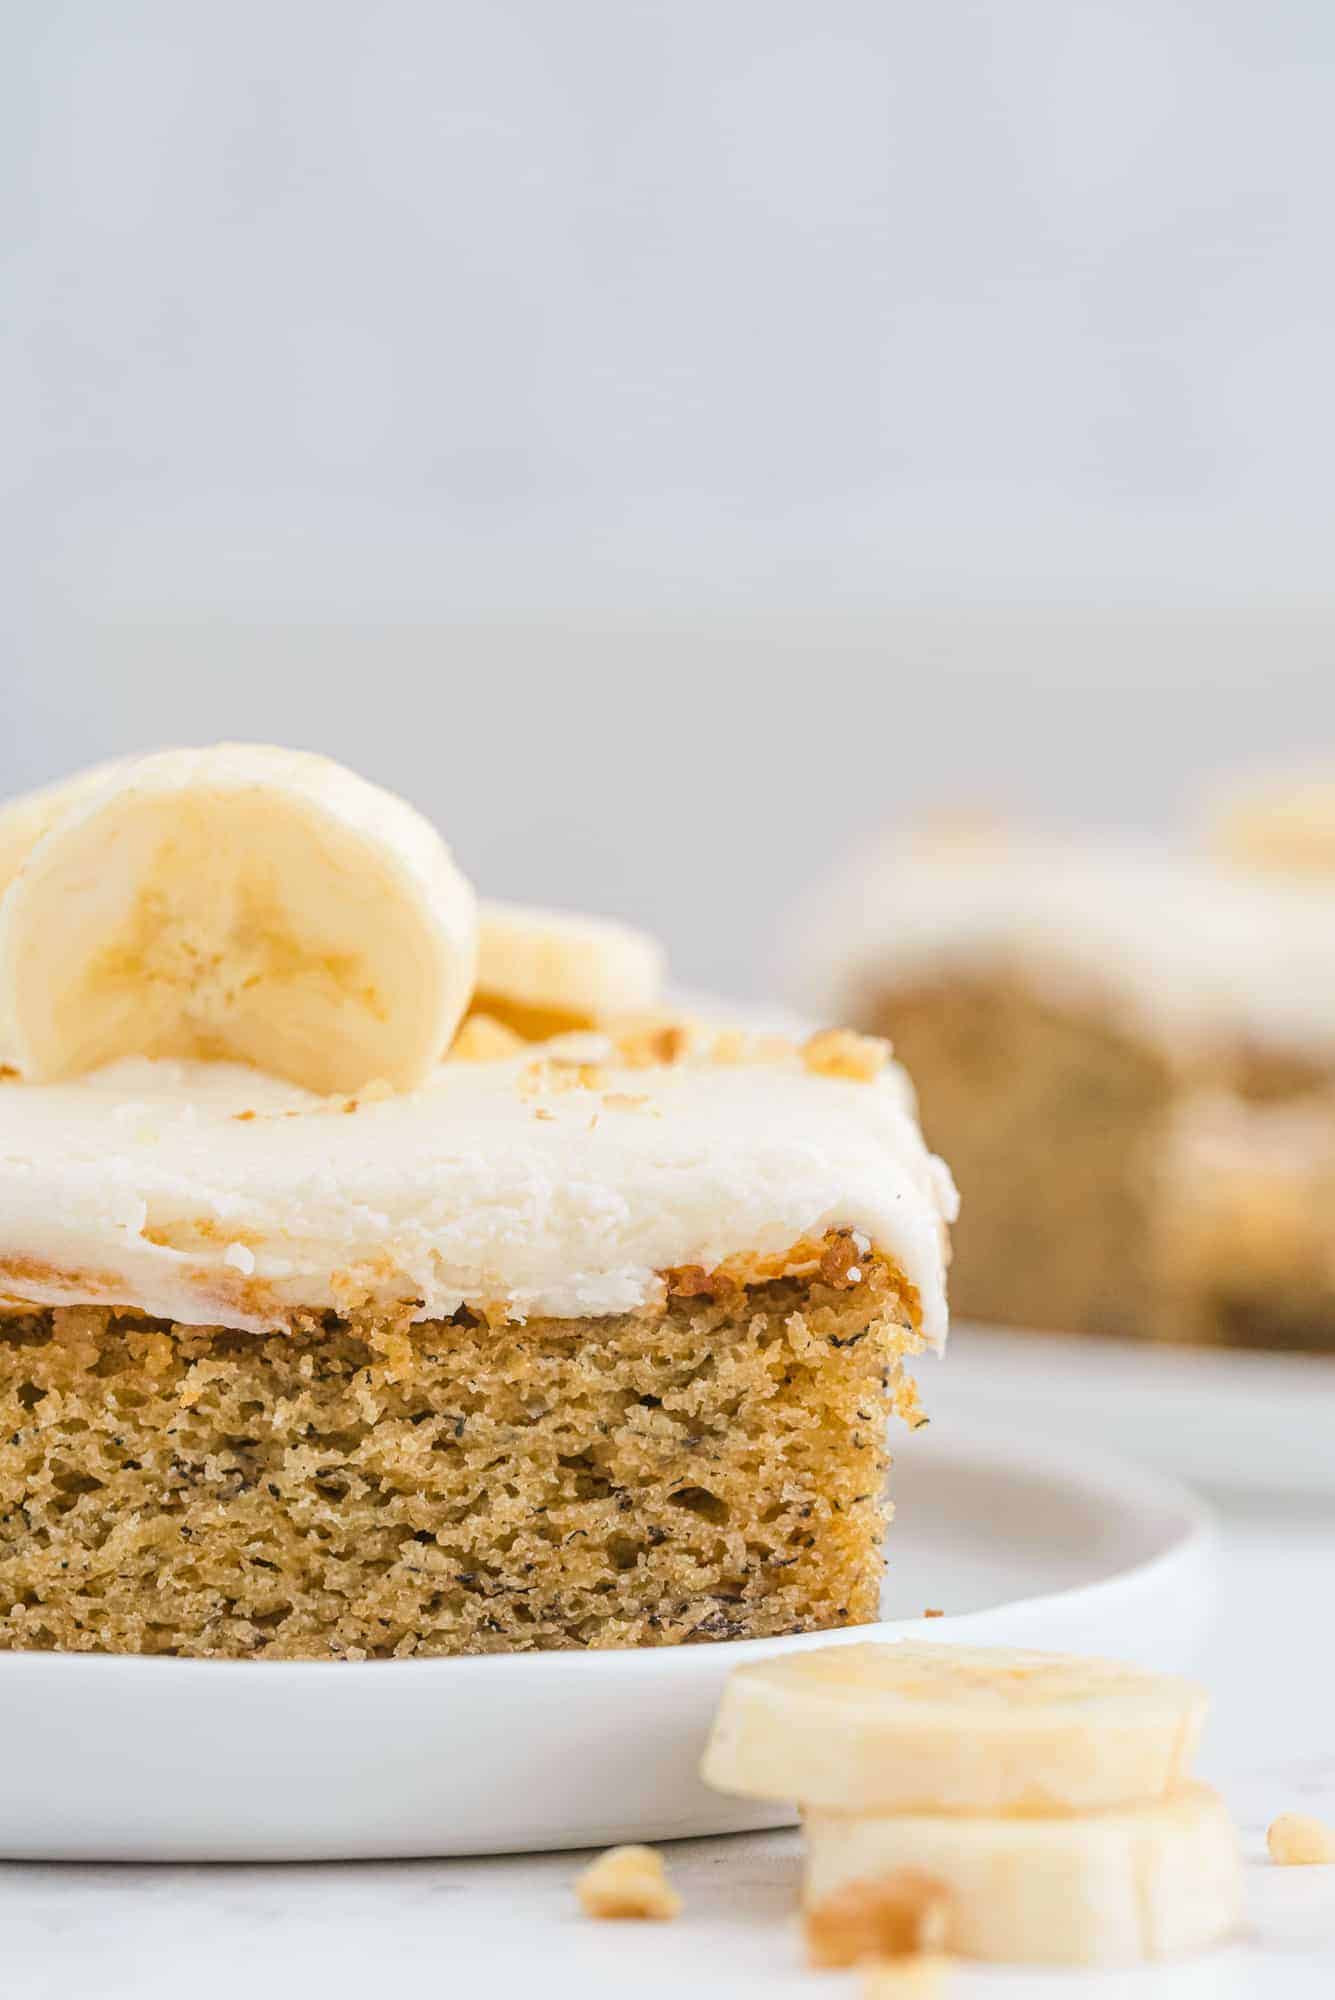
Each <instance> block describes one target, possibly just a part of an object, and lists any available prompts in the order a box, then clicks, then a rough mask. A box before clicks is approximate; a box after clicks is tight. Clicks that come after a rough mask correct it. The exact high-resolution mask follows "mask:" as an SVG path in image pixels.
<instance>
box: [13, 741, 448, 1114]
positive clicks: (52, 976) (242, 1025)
mask: <svg viewBox="0 0 1335 2000" xmlns="http://www.w3.org/2000/svg"><path fill="white" fill-rule="evenodd" d="M71 783H72V787H73V790H72V792H70V793H68V794H67V803H66V805H65V807H64V809H63V810H60V811H55V812H53V814H52V815H51V819H50V822H49V823H48V824H47V825H46V828H45V830H44V831H40V832H39V835H38V837H37V839H36V841H35V844H34V845H33V846H32V848H31V851H30V852H29V853H28V855H27V858H26V860H25V861H24V862H23V863H22V865H21V866H20V867H19V869H18V871H17V873H16V874H15V875H14V877H13V879H12V880H11V881H10V882H9V884H8V887H7V888H6V889H5V891H4V894H3V897H0V1055H2V1056H3V1059H4V1060H5V1061H7V1062H9V1063H10V1064H12V1065H13V1067H14V1068H16V1069H17V1070H18V1071H19V1072H20V1074H21V1075H22V1076H24V1077H26V1078H28V1079H30V1080H33V1081H42V1080H47V1079H52V1078H57V1077H62V1076H71V1075H77V1074H79V1073H80V1072H82V1071H84V1070H88V1069H93V1068H96V1067H99V1066H100V1065H101V1064H103V1063H107V1062H111V1061H113V1060H115V1059H116V1058H117V1057H120V1056H127V1055H154V1056H186V1057H199V1056H205V1057H209V1056H212V1057H217V1056H222V1057H230V1058H232V1059H234V1060H238V1061H242V1062H249V1063H253V1064H255V1065H256V1066H257V1067H258V1068H261V1069H266V1070H271V1071H273V1072H274V1073H275V1074H277V1075H279V1076H283V1077H286V1078H289V1079H290V1080H291V1081H292V1082H294V1083H299V1084H302V1085H304V1086H305V1087H306V1088H307V1089H310V1090H315V1091H320V1092H332V1091H355V1090H358V1089H360V1088H362V1087H363V1086H364V1085H365V1084H366V1083H367V1082H369V1081H370V1080H372V1079H375V1078H383V1079H384V1080H386V1081H387V1082H389V1083H391V1084H393V1085H394V1086H396V1087H397V1088H401V1089H404V1088H408V1087H410V1086H411V1085H413V1084H415V1083H417V1082H419V1081H420V1080H421V1079H422V1078H423V1077H424V1076H426V1074H427V1073H428V1072H429V1071H430V1070H431V1069H433V1068H434V1067H435V1065H436V1064H437V1062H438V1061H439V1060H440V1057H441V1055H442V1053H443V1052H444V1050H445V1048H446V1046H447V1045H448V1043H449V1041H450V1038H451V1036H452V1035H453V1033H454V1030H455V1028H456V1026H457V1025H458V1023H459V1021H460V1019H461V1017H462V1015H463V1012H464V1009H465V1007H466V1006H467V1004H468V1001H469V998H470V996H471V993H472V988H473V976H474V968H475V963H476V951H477V932H476V922H477V920H476V906H475V903H474V898H473V892H472V890H471V889H470V888H469V886H468V884H467V882H465V880H464V878H463V877H462V875H460V874H459V872H458V870H457V869H456V868H455V866H454V863H453V862H452V861H451V859H450V856H449V852H448V850H447V849H446V847H445V845H444V843H443V842H442V841H441V839H440V837H439V835H438V834H437V833H436V832H435V830H434V828H432V827H431V826H430V825H429V824H428V822H427V821H426V820H424V819H423V818H421V816H420V815H419V814H418V813H416V812H414V811H413V810H412V808H411V807H410V806H408V805H406V804H405V803H404V802H403V801H402V800H401V799H397V798H395V797H394V796H393V795H392V794H391V793H389V792H384V791H381V790H380V789H379V787H378V786H375V785H371V784H368V783H367V781H366V780H365V779H363V778H359V777H357V776H355V775H354V774H353V773H352V772H351V771H347V770H344V769H343V767H342V766H341V765H338V764H334V763H332V762H330V761H329V760H328V759H327V758H324V757H317V756H313V755H309V754H306V753H303V752H297V751H289V750H278V749H273V748H270V747H268V746H266V745H253V744H220V745H218V746H217V747H216V748H214V749H210V750H165V751H161V752H159V753H157V754H156V755H153V756H149V757H143V758H140V759H137V760H136V761H134V762H133V763H131V764H128V765H123V766H118V767H113V768H112V769H111V770H110V771H109V772H108V773H107V774H106V776H105V779H104V781H103V782H99V783H97V784H91V783H87V784H86V783H85V781H84V779H79V780H74V781H71ZM28 803H29V804H31V802H28ZM0 836H3V828H2V827H0Z"/></svg>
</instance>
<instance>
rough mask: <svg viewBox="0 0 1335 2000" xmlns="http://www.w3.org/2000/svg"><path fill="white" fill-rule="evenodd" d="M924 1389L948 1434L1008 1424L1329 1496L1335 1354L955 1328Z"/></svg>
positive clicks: (1166, 1464)
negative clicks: (968, 1426)
mask: <svg viewBox="0 0 1335 2000" xmlns="http://www.w3.org/2000/svg"><path fill="white" fill-rule="evenodd" d="M922 1387H923V1393H924V1398H925V1400H926V1403H927V1406H928V1408H929V1409H930V1410H931V1411H932V1412H933V1414H934V1415H936V1416H939V1417H940V1419H941V1420H942V1422H943V1424H944V1426H945V1428H946V1429H947V1430H952V1429H953V1428H954V1426H955V1424H956V1422H960V1423H974V1422H982V1421H985V1422H987V1423H988V1424H990V1425H992V1426H994V1427H996V1428H999V1429H1004V1428H1005V1427H1007V1426H1009V1425H1010V1424H1017V1425H1020V1426H1022V1427H1023V1428H1024V1429H1026V1430H1030V1431H1039V1432H1042V1433H1043V1434H1044V1435H1045V1436H1051V1437H1058V1438H1062V1439H1064V1440H1065V1441H1066V1442H1067V1443H1079V1442H1082V1441H1083V1442H1085V1443H1088V1444H1091V1445H1094V1446H1096V1447H1097V1448H1098V1449H1100V1450H1106V1451H1116V1452H1119V1453H1122V1454H1124V1455H1125V1456H1127V1457H1129V1458H1135V1459H1139V1460H1140V1461H1142V1462H1143V1463H1144V1464H1146V1465H1153V1466H1157V1467H1159V1468H1161V1469H1162V1470H1164V1471H1168V1472H1172V1473H1176V1474H1177V1475H1178V1476H1179V1477H1180V1478H1183V1479H1189V1480H1193V1481H1197V1482H1199V1483H1201V1484H1203V1485H1207V1486H1213V1487H1219V1488H1233V1489H1243V1490H1247V1491H1253V1492H1255V1491H1268V1492H1288V1493H1306V1494H1313V1495H1320V1496H1324V1497H1327V1498H1330V1497H1335V1355H1304V1354H1262V1353H1254V1352H1248V1351H1245V1350H1240V1349H1236V1348H1229V1349H1223V1348H1213V1347H1158V1346H1151V1345H1148V1344H1146V1343H1140V1342H1132V1341H1125V1340H1097V1339H1091V1338H1089V1337H1083V1338H1082V1337H1079V1336H1076V1335H1071V1334H1053V1333H1013V1332H1008V1331H1004V1330H1002V1329H999V1328H992V1327H982V1326H961V1325H959V1324H958V1323H957V1324H956V1325H955V1326H954V1327H952V1329H951V1334H950V1349H949V1354H948V1357H947V1359H946V1361H945V1363H944V1365H942V1366H941V1367H940V1368H939V1369H938V1368H937V1367H936V1366H934V1365H933V1366H929V1367H928V1368H926V1369H924V1371H923V1375H922Z"/></svg>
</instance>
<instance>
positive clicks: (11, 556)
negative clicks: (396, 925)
mask: <svg viewBox="0 0 1335 2000" xmlns="http://www.w3.org/2000/svg"><path fill="white" fill-rule="evenodd" d="M1333 84H1335V10H1333V9H1331V8H1330V7H1329V6H1327V5H1325V4H1322V0H1271V4H1268V5H1266V6H1265V7H1258V6H1256V5H1255V4H1254V0H1213V4H1211V5H1209V6H1205V5H1202V4H1200V0H1084V4H1081V5H1079V6H1075V7H1072V6H1070V5H1069V4H1067V0H1017V4H1014V5H1010V6H1000V7H998V6H993V7H989V6H986V5H978V4H974V0H937V4H933V5H930V6H924V5H921V4H910V0H829V4H825V5H821V6H819V7H813V6H811V5H810V4H809V0H729V4H728V5H725V6H719V5H716V4H709V5H706V4H704V0H675V4H674V0H563V4H561V5H559V6H554V5H551V4H549V0H493V3H492V4H489V5H477V4H466V3H465V0H381V4H378V5H376V6H374V7H371V6H366V5H363V4H354V0H282V4H279V5H275V4H273V0H231V4H229V5H228V6H226V7H215V6H208V5H204V4H191V0H185V4H181V0H118V4H117V5H116V6H115V7H114V8H107V7H105V6H104V5H101V4H99V0H43V4H42V5H41V6H38V7H29V8H20V7H12V8H8V9H4V10H2V11H0V149H2V153H3V158H2V159H0V167H2V169H3V171H0V202H3V218H2V220H3V225H4V231H3V233H4V241H5V243H6V244H7V245H9V246H11V253H10V254H9V256H8V257H7V259H6V261H5V263H4V266H3V271H2V272H0V285H2V286H3V307H4V310H3V312H2V313H0V395H2V396H3V404H2V405H0V417H2V418H3V438H4V445H3V450H0V493H3V504H4V507H5V517H4V534H3V537H0V563H3V566H4V577H3V584H4V590H3V602H4V607H5V614H4V615H5V631H6V645H7V654H6V687H5V695H6V709H7V717H8V724H9V726H8V727H7V729H6V730H5V732H4V733H3V740H0V788H8V787H9V786H11V785H13V784H16V783H21V782H25V781H27V780H29V779H35V778H39V777H43V776H46V775H49V774H51V773H52V772H54V771H57V770H60V769H62V768H64V767H67V766H69V765H71V764H73V763H76V762H79V761H81V760H83V759H84V758H85V757H88V756H93V755H96V754H99V753H103V752H105V751H107V750H108V749H112V748H117V747H126V746H128V745H130V744H134V743H147V742H159V741H163V740H192V739H193V740H201V739H206V738H209V737H212V736H216V735H218V734H220V733H229V734H241V735H252V736H255V735H258V736H276V737H285V738H288V739H290V740H296V741H301V742H311V743H315V744H319V745H322V746H323V747H325V748H328V749H331V750H334V751H335V752H337V753H339V754H342V755H345V756H348V757H351V758H352V759H353V760H354V761H356V762H358V763H360V764H362V765H364V766H365V767H366V768H368V769H369V770H371V771H372V772H373V773H374V774H375V775H377V776H379V777H382V778H384V779H387V780H389V781H390V782H393V783H397V784H400V785H401V786H403V787H404V788H405V789H406V790H408V791H409V792H411V793H412V794H413V795H414V796H415V797H417V798H419V799H420V800H421V801H422V802H423V803H424V804H427V805H429V806H432V807H433V808H434V809H436V810H438V811H439V813H440V815H441V817H442V819H443V821H444V823H445V824H446V826H447V827H448V829H449V831H450V832H451V834H452V836H453V838H454V839H455V841H456V844H457V845H458V847H459V848H460V850H461V852H462V853H463V855H464V857H465V859H466V860H467V861H468V862H469V864H470V865H471V866H472V867H473V868H474V870H475V872H476V873H478V874H479V876H481V877H482V879H483V880H484V881H485V882H486V883H487V884H488V885H489V886H492V887H494V888H497V889H506V890H509V891H512V892H526V893H531V894H534V895H541V896H548V897H553V898H556V897H559V898H563V899H565V900H570V901H587V902H592V903H598V904H603V905H606V906H608V907H612V908H619V909H622V910H625V911H626V912H628V913H631V914H644V915H647V916H650V917H653V918H655V919H656V920H658V921H660V922H661V923H662V924H663V925H664V926H665V927H666V928H667V930H668V932H669V934H670V937H671V939H672V942H673V944H674V947H675V948H676V950H677V954H678V958H679V960H680V961H681V963H682V968H683V970H684V971H685V972H686V973H688V974H689V975H690V976H692V977H696V978H712V979H715V980H717V981H719V982H721V983H723V984H725V985H731V986H734V987H736V988H738V989H739V990H742V989H745V988H748V987H754V986H755V985H756V984H757V983H758V982H759V981H761V980H762V978H763V977H764V972H763V965H764V957H765V952H766V951H767V950H768V948H769V940H770V936H771V933H772V929H773V920H774V913H775V911H776V910H777V909H778V908H779V907H780V905H781V904H782V902H783V901H784V900H785V898H786V896H787V895H788V893H789V891H790V888H791V887H792V886H793V885H794V884H795V882H796V881H797V880H798V879H799V878H801V877H802V876H804V875H806V874H809V873H810V872H812V871H813V870H814V868H815V867H816V866H817V864H818V863H819V861H820V860H821V858H822V857H824V856H826V855H827V854H829V853H831V852H833V851H834V850H835V849H836V848H837V847H838V846H839V845H840V844H841V843H842V842H843V841H844V840H845V839H846V838H847V837H849V836H850V835H851V834H852V833H854V832H855V831H856V830H857V829H858V828H859V827H861V826H864V825H866V824H869V823H872V822H874V821H876V820H879V819H881V818H883V817H885V816H887V815H890V814H893V813H896V812H904V811H911V810H913V809H915V808H916V807H918V806H919V805H920V804H921V803H923V802H924V801H929V800H932V799H935V798H937V797H940V796H942V795H944V796H945V797H946V798H947V800H949V799H952V798H957V797H960V796H967V795H968V794H969V793H971V791H972V790H973V789H974V788H975V787H981V788H982V789H983V790H984V791H985V793H986V794H987V795H988V796H989V797H995V798H997V799H998V800H999V802H1001V803H1002V804H1005V803H1007V802H1008V801H1010V802H1015V803H1018V804H1020V805H1022V806H1024V807H1027V808H1029V809H1030V810H1032V811H1034V812H1036V813H1038V814H1040V815H1047V816H1056V817H1058V818H1065V819H1075V818H1079V817H1081V816H1089V817H1094V818H1098V819H1104V820H1108V819H1116V818H1126V819H1130V820H1138V821H1144V820H1164V819H1167V818H1169V817H1171V816H1172V814H1173V813H1174V812H1175V811H1177V810H1179V809H1180V799H1181V797H1182V796H1183V795H1184V794H1186V793H1189V792H1190V791H1191V790H1192V789H1193V787H1195V786H1196V785H1198V784H1199V783H1200V782H1201V781H1202V780H1203V779H1204V777H1205V776H1206V775H1207V774H1208V773H1209V772H1210V771H1211V770H1214V769H1216V768H1219V767H1221V766H1225V765H1228V764H1230V763H1232V762H1235V761H1237V760H1239V759H1251V758H1256V757H1261V756H1264V755H1266V754H1276V755H1278V754H1286V753H1291V752H1296V751H1303V752H1307V751H1311V750H1313V749H1316V750H1319V749H1320V748H1321V747H1322V746H1323V745H1324V744H1326V743H1330V742H1332V740H1335V695H1333V694H1332V691H1331V690H1332V679H1333V678H1335V675H1333V673H1332V668H1333V666H1335V621H1333V620H1332V619H1331V618H1328V617H1327V616H1325V614H1324V612H1323V609H1322V607H1323V606H1324V607H1331V606H1332V605H1333V604H1335V591H1333V590H1332V584H1331V577H1330V551H1331V548H1332V546H1333V545H1335V533H1333V531H1335V498H1333V495H1335V482H1333V481H1332V477H1331V471H1330V468H1331V465H1332V463H1335V400H1333V399H1332V396H1331V392H1330V355H1331V352H1332V351H1333V348H1335V343H1333V341H1332V335H1333V334H1335V258H1332V256H1331V254H1330V199H1331V189H1332V186H1335V120H1332V118H1331V116H1330V106H1331V101H1332V86H1333ZM930 606H935V607H936V608H935V609H934V610H933V609H924V607H930ZM1110 606H1111V607H1118V608H1119V611H1118V615H1117V616H1110V615H1109V614H1108V611H1107V609H1106V608H1107V607H1110ZM952 607H953V608H952ZM996 607H1008V608H1007V609H1005V610H1004V612H1002V613H997V612H996ZM1032 607H1039V609H1038V610H1034V609H1033V608H1032ZM1137 607H1138V608H1137Z"/></svg>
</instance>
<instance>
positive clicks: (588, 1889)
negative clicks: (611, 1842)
mask: <svg viewBox="0 0 1335 2000" xmlns="http://www.w3.org/2000/svg"><path fill="white" fill-rule="evenodd" d="M575 1894H576V1895H577V1896H578V1897H579V1901H580V1908H581V1909H582V1910H583V1911H584V1914H585V1915H586V1916H588V1917H637V1918H653V1919H656V1920H663V1919H666V1918H668V1917H675V1916H677V1915H678V1914H679V1913H680V1910H681V1897H680V1896H679V1895H678V1894H677V1892H676V1890H675V1889H674V1888H673V1886H672V1884H671V1883H670V1882H669V1881H668V1878H667V1871H666V1870H665V1868H664V1866H663V1857H662V1855H661V1854H657V1853H655V1851H654V1849H653V1848H652V1847H610V1848H609V1849H608V1850H607V1853H606V1854H600V1855H599V1856H598V1859H597V1860H596V1861H594V1862H591V1863H590V1864H589V1866H588V1867H587V1868H586V1869H585V1870H584V1872H583V1874H582V1875H578V1876H576V1878H575Z"/></svg>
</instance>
